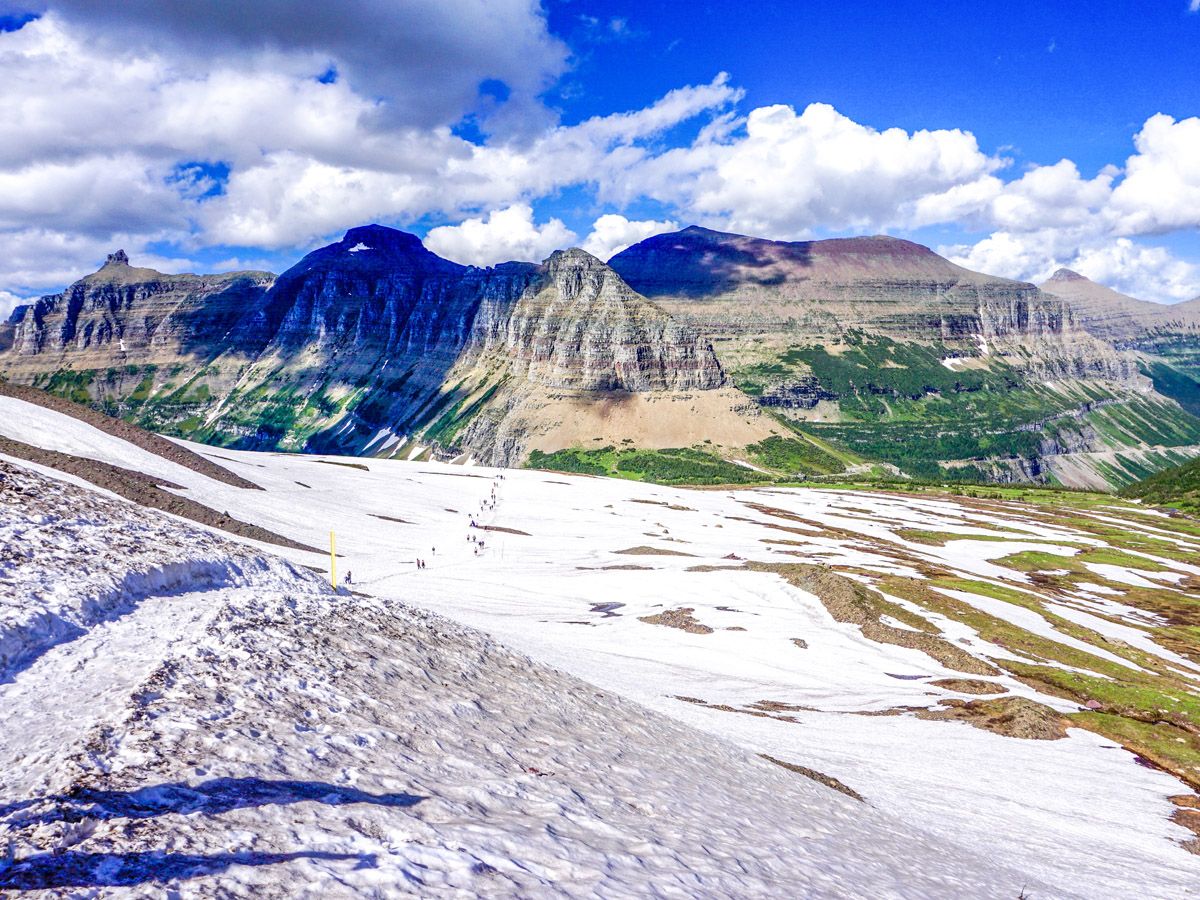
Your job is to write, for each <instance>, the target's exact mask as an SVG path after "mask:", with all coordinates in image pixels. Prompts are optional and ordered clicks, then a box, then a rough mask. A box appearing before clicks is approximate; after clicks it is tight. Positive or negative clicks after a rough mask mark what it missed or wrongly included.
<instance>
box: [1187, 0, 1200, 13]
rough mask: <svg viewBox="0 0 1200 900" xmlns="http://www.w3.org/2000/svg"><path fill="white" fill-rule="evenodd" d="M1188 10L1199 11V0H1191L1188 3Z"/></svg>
mask: <svg viewBox="0 0 1200 900" xmlns="http://www.w3.org/2000/svg"><path fill="white" fill-rule="evenodd" d="M1188 12H1200V0H1192V2H1191V3H1189V4H1188Z"/></svg>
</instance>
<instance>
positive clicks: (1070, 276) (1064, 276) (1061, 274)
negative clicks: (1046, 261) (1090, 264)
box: [1046, 268, 1091, 284]
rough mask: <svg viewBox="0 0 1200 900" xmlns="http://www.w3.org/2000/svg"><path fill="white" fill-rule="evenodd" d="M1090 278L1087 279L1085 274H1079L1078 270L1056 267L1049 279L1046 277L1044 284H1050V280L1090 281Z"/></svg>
mask: <svg viewBox="0 0 1200 900" xmlns="http://www.w3.org/2000/svg"><path fill="white" fill-rule="evenodd" d="M1090 280H1091V279H1089V278H1088V277H1087V276H1086V275H1080V274H1079V273H1078V272H1074V271H1072V270H1071V269H1065V268H1062V269H1056V270H1055V272H1054V274H1053V275H1051V276H1050V278H1049V279H1047V281H1046V284H1050V283H1051V282H1052V281H1058V282H1062V281H1090Z"/></svg>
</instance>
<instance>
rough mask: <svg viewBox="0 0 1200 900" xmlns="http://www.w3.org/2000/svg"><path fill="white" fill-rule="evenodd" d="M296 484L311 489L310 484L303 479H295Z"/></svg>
mask: <svg viewBox="0 0 1200 900" xmlns="http://www.w3.org/2000/svg"><path fill="white" fill-rule="evenodd" d="M296 484H298V485H300V487H302V488H308V489H309V490H310V491H311V490H312V485H311V484H305V483H304V482H303V481H297V482H296Z"/></svg>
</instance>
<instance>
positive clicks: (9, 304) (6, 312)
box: [0, 291, 30, 323]
mask: <svg viewBox="0 0 1200 900" xmlns="http://www.w3.org/2000/svg"><path fill="white" fill-rule="evenodd" d="M29 302H30V299H29V298H27V297H18V296H17V295H16V294H13V293H11V292H9V291H0V323H2V322H7V321H8V317H9V316H10V315H12V311H13V310H14V309H16V308H17V307H18V306H21V305H22V304H24V303H29Z"/></svg>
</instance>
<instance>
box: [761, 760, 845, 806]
mask: <svg viewBox="0 0 1200 900" xmlns="http://www.w3.org/2000/svg"><path fill="white" fill-rule="evenodd" d="M758 755H759V756H761V757H762V758H763V759H765V760H766V761H767V762H770V763H775V765H777V766H780V767H781V768H784V769H787V770H788V771H789V772H795V773H796V774H797V775H803V776H804V777H805V778H811V779H812V780H813V781H818V782H820V783H821V784H823V785H825V787H827V788H833V789H834V790H835V791H838V792H839V793H842V794H845V795H846V796H847V797H853V798H854V799H855V800H857V801H859V802H860V803H866V802H867V798H866V797H864V796H863V795H862V794H860V793H859V792H858V791H856V790H855V789H854V788H852V787H850V786H848V785H846V784H843V783H842V782H840V781H838V780H837V779H836V778H834V777H833V776H832V775H826V774H825V773H824V772H818V771H817V770H816V769H810V768H809V767H808V766H798V765H796V764H795V763H790V762H784V761H783V760H782V759H776V758H775V757H773V756H768V755H767V754H765V753H760V754H758Z"/></svg>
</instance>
